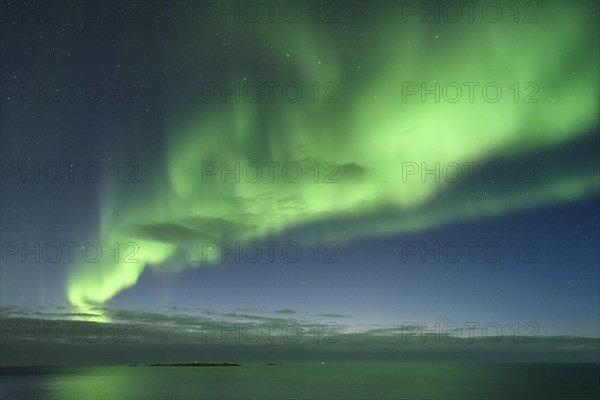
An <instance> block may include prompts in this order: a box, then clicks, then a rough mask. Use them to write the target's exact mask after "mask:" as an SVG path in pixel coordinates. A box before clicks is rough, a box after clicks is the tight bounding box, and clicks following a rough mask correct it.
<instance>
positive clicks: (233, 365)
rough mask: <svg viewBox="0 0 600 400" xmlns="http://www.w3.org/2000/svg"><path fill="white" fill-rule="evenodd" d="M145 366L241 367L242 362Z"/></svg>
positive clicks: (154, 365)
mask: <svg viewBox="0 0 600 400" xmlns="http://www.w3.org/2000/svg"><path fill="white" fill-rule="evenodd" d="M147 366H148V367H241V366H242V364H235V363H205V362H202V363H201V362H193V363H177V364H148V365H147ZM131 367H137V365H131Z"/></svg>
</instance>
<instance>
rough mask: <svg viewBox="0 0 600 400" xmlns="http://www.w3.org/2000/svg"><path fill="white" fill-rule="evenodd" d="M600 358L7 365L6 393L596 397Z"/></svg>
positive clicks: (2, 382) (1, 385)
mask: <svg viewBox="0 0 600 400" xmlns="http://www.w3.org/2000/svg"><path fill="white" fill-rule="evenodd" d="M599 373H600V368H599V365H598V364H442V363H395V364H394V363H386V364H383V363H380V364H326V365H321V364H288V365H282V366H265V365H244V366H240V367H124V366H119V367H86V368H64V367H59V368H56V367H53V368H4V369H2V374H1V376H0V398H2V399H57V400H58V399H60V400H69V399H77V400H83V399H282V400H283V399H579V398H586V399H597V398H599V383H598V381H599Z"/></svg>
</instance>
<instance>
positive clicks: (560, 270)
mask: <svg viewBox="0 0 600 400" xmlns="http://www.w3.org/2000/svg"><path fill="white" fill-rule="evenodd" d="M131 3H132V4H137V6H136V7H133V8H131V9H129V8H123V7H125V6H124V5H120V6H119V7H121V8H120V9H119V10H120V12H121V13H120V14H119V17H120V19H119V20H118V21H117V20H115V18H116V17H115V15H116V14H115V12H116V11H115V10H114V9H112V8H108V6H106V7H107V8H105V9H103V11H104V13H103V14H102V15H103V16H102V18H101V20H100V21H94V22H91V21H89V18H88V19H85V18H83V17H82V16H81V15H80V16H79V19H78V18H75V19H74V20H73V21H69V20H65V19H64V18H63V19H61V21H59V22H53V21H47V20H46V21H43V18H42V21H37V22H36V21H31V20H27V19H26V18H25V17H22V16H20V15H19V11H18V10H17V11H15V10H14V9H9V8H6V7H7V6H5V5H3V7H5V8H3V9H2V10H3V11H2V12H3V14H2V28H1V29H2V41H1V42H2V49H1V50H2V53H1V66H0V71H1V75H2V78H1V81H2V99H1V103H0V106H1V108H2V118H1V121H0V129H1V139H2V146H1V153H0V155H1V158H2V163H3V167H2V183H1V184H2V190H1V194H0V199H1V205H0V206H1V216H2V224H1V225H2V226H1V231H0V232H1V235H2V243H3V247H2V251H3V255H2V264H1V268H0V274H1V275H0V276H1V279H0V288H1V293H0V296H1V297H0V299H1V303H2V306H3V307H16V308H18V309H19V310H26V312H24V314H26V315H29V316H35V317H36V318H37V317H40V318H41V317H42V316H43V315H41V314H36V312H35V311H34V310H36V309H43V310H47V309H53V308H52V307H58V309H59V310H60V311H56V313H55V314H56V315H60V316H61V317H65V316H68V318H70V319H75V320H91V321H96V322H103V323H109V322H114V321H116V320H126V319H128V318H129V319H130V320H134V321H135V320H136V318H138V317H139V318H141V317H140V315H142V314H143V315H150V316H151V317H148V320H150V319H152V318H156V319H157V320H160V321H162V320H161V319H160V318H159V317H158V315H162V314H163V313H164V314H169V315H170V316H171V317H174V318H176V317H178V316H179V317H181V315H180V314H183V313H184V311H181V310H187V311H189V314H192V315H194V316H196V317H198V318H200V317H202V318H205V317H206V318H208V317H207V315H208V316H210V315H213V314H210V313H211V312H212V313H214V315H216V316H218V317H222V318H230V319H235V318H237V317H240V318H243V315H250V314H252V315H254V314H256V315H258V314H260V315H262V317H264V318H272V317H273V315H275V316H276V317H281V318H283V317H290V318H299V319H301V320H302V321H303V322H304V323H306V324H307V325H310V324H309V323H308V322H307V321H319V322H327V321H329V319H333V320H335V321H337V322H340V324H342V323H343V324H344V325H345V326H346V327H347V328H348V329H349V332H350V334H357V335H358V334H361V333H363V332H364V331H365V330H366V328H364V327H365V326H370V327H372V326H374V325H377V326H379V325H385V324H388V323H389V324H390V325H393V324H400V323H402V322H405V321H425V322H427V323H428V324H432V323H434V321H440V320H441V321H446V320H459V321H473V320H476V321H482V322H481V325H484V324H485V323H487V322H490V321H499V323H501V324H503V326H504V325H510V324H512V323H515V322H516V321H519V323H521V324H523V323H526V322H528V321H535V322H536V324H537V325H539V327H540V335H542V336H544V335H546V336H553V335H565V336H573V337H583V338H589V337H598V335H600V327H599V326H598V318H599V317H600V309H599V306H598V304H597V299H598V294H599V290H600V284H599V283H598V262H599V254H598V238H599V236H600V235H599V227H598V199H599V197H598V196H599V190H600V170H599V155H598V151H597V150H598V141H599V138H600V137H599V131H598V124H599V113H598V110H599V107H600V97H599V88H600V77H599V74H598V71H599V69H600V55H599V53H598V47H599V44H600V43H599V40H600V39H599V37H600V32H599V28H598V15H599V6H598V3H597V2H588V1H570V2H564V1H563V2H553V1H544V2H537V4H538V6H536V8H531V6H530V5H531V4H533V3H531V2H514V3H510V4H509V2H499V3H494V4H499V5H500V8H501V10H502V17H501V18H498V20H497V22H496V21H495V22H490V21H489V20H486V18H483V17H482V14H481V13H480V9H479V8H477V9H476V11H475V13H474V14H473V21H472V22H470V21H469V20H468V19H467V18H463V19H461V20H460V21H457V22H449V21H447V20H444V19H443V18H442V19H441V21H440V22H436V21H435V20H433V21H432V20H426V21H425V22H423V18H425V19H427V18H428V17H427V16H424V15H423V14H422V13H421V12H419V11H415V10H414V9H413V8H406V7H407V4H408V3H410V5H411V6H412V5H422V3H421V2H393V1H373V2H368V4H367V3H363V2H358V1H348V2H321V3H312V2H298V3H297V4H300V5H301V9H302V11H303V13H304V14H303V15H304V18H303V19H301V20H299V21H297V22H290V21H289V20H286V19H285V18H282V17H281V15H280V14H279V13H278V12H275V14H274V17H273V21H269V20H268V19H266V15H267V14H266V11H265V10H263V11H265V14H264V15H263V16H264V17H265V18H264V19H263V20H261V21H260V22H257V23H252V22H248V21H247V20H244V18H241V20H240V21H239V22H236V21H235V18H234V17H233V16H232V14H231V15H230V14H226V15H225V16H223V15H222V14H221V13H220V10H219V9H217V8H214V9H213V8H210V11H208V10H209V8H206V7H207V4H209V5H211V7H212V6H213V5H215V6H219V5H222V4H223V3H222V2H173V4H172V3H165V2H140V3H137V2H131ZM232 3H235V2H232ZM263 3H264V2H258V3H257V4H263ZM288 3H289V2H288ZM476 3H479V2H476ZM483 3H485V2H483ZM483 3H479V4H483ZM487 3H489V2H487ZM127 4H129V3H127ZM236 4H238V6H239V7H242V6H241V4H243V3H236ZM294 4H296V3H294ZM315 4H318V6H315ZM430 4H437V5H438V7H441V5H440V4H443V3H436V2H430ZM515 4H516V5H517V9H518V10H519V13H518V14H515V12H516V11H515V8H514V7H515ZM333 5H335V6H333ZM263 6H264V4H263ZM232 7H233V6H232ZM311 7H313V8H311ZM314 7H317V9H318V10H319V12H320V14H319V16H316V15H315V8H314ZM330 7H331V8H330ZM532 10H533V11H535V12H534V13H533V14H532ZM213 11H214V12H215V13H214V14H213V13H212V12H213ZM409 11H410V12H409ZM33 12H34V11H32V13H33ZM132 13H134V14H135V19H134V20H132V21H129V22H128V21H127V19H126V18H125V16H127V17H132V16H133V14H132ZM333 13H334V14H335V16H334V15H333ZM31 15H32V14H31V13H30V17H27V18H31ZM77 15H79V14H77ZM432 15H433V14H432ZM246 17H247V16H246ZM329 17H331V18H333V19H332V20H329V19H328V18H329ZM23 18H25V20H24V19H23ZM223 18H224V19H225V22H223ZM315 18H316V20H318V21H319V22H315ZM246 19H247V18H246ZM326 21H328V22H326ZM12 22H15V23H14V24H13V23H12ZM36 82H46V83H48V82H55V83H57V82H58V85H59V86H60V87H62V88H63V90H64V92H63V94H64V96H63V97H62V98H61V99H60V100H59V101H48V99H47V98H46V97H44V96H48V93H45V94H44V95H40V96H39V98H37V97H35V96H36V95H35V94H31V93H30V92H27V90H25V93H24V92H23V89H22V87H23V86H19V85H25V86H24V87H26V88H34V87H36V86H35V84H36ZM66 82H77V84H78V85H79V86H80V87H85V86H86V84H87V85H88V87H89V86H94V87H101V88H102V94H101V96H99V101H93V102H92V101H86V99H85V97H82V96H77V93H79V92H77V91H76V92H75V93H76V95H75V99H74V100H73V101H70V100H69V99H68V98H67V96H66V90H65V89H64V88H65V87H67V85H66V84H65V83H66ZM90 82H91V83H94V85H90ZM46 86H47V85H46ZM41 87H44V85H42V86H41ZM298 90H299V91H298ZM259 91H260V96H259V95H258V93H259ZM28 93H29V94H28ZM88 100H89V98H88ZM36 162H37V163H42V164H44V163H45V164H46V165H47V164H48V163H57V165H60V166H61V168H62V167H64V168H65V169H64V171H63V176H62V179H60V181H59V182H58V183H50V182H48V179H41V180H40V181H39V182H36V181H35V179H32V178H31V177H32V173H29V175H27V174H25V176H24V175H23V170H24V169H26V168H24V167H23V166H26V167H27V168H29V169H31V168H32V165H35V163H36ZM86 163H97V165H99V166H101V168H102V176H101V178H99V179H98V180H97V181H95V182H89V181H85V180H83V179H81V177H80V175H79V174H75V176H76V178H75V179H74V182H69V181H68V180H67V176H68V174H69V171H71V172H72V171H73V168H74V167H73V165H76V166H77V168H79V170H80V169H81V168H82V166H83V165H86ZM236 168H237V169H236ZM232 171H235V172H232ZM259 171H260V173H259ZM432 171H434V172H432ZM435 171H437V172H435ZM458 171H460V174H459V173H458ZM497 171H500V174H497V173H496V172H497ZM117 177H118V179H117ZM42 178H43V176H42ZM272 241H275V242H277V243H289V242H293V243H297V244H298V246H301V247H302V249H303V251H304V258H303V259H302V260H301V261H300V262H297V263H296V262H287V261H285V260H284V261H282V260H281V257H280V256H279V255H280V249H281V248H282V247H283V245H280V246H279V247H278V248H277V252H276V254H277V255H278V256H277V257H275V261H269V260H267V259H266V258H267V257H266V256H264V257H260V259H259V260H258V261H257V262H248V261H247V260H245V261H244V260H242V261H237V260H235V256H229V257H228V258H227V259H226V260H225V261H223V260H221V258H222V254H220V253H219V250H221V249H218V250H217V251H214V250H215V248H214V247H211V246H213V245H214V244H219V245H220V246H226V247H227V248H229V249H231V248H235V246H236V244H238V245H240V246H241V247H244V246H245V245H247V244H249V243H252V244H258V245H260V246H261V247H262V249H263V250H264V249H265V247H266V246H264V245H263V244H264V243H265V242H272ZM474 241H476V242H477V243H478V246H479V247H478V249H479V248H481V247H482V243H490V242H493V243H499V244H500V245H501V246H502V249H503V251H504V252H503V255H502V256H501V257H499V258H500V260H499V261H498V262H497V263H496V262H493V263H490V262H488V261H486V260H485V259H484V260H482V259H481V257H479V258H476V261H475V262H470V261H467V260H465V259H461V260H460V262H457V263H453V262H444V260H442V262H429V261H427V260H431V259H432V258H427V257H426V256H424V259H425V260H426V262H422V259H421V257H420V256H421V254H419V253H416V255H407V254H406V253H403V250H405V249H406V248H408V247H407V246H403V244H406V243H407V242H410V243H417V244H419V243H421V244H422V243H425V244H426V245H427V246H433V244H434V243H437V242H439V243H442V244H447V243H454V242H456V243H467V242H468V243H471V242H474ZM75 242H77V245H73V248H74V249H75V250H76V252H75V257H74V261H70V260H66V259H65V258H66V256H65V257H63V258H62V259H61V260H60V261H59V262H47V260H44V258H43V257H42V260H41V261H33V258H32V257H31V256H27V255H25V256H23V255H22V249H23V246H25V247H26V248H31V246H34V243H41V246H40V247H42V248H43V246H44V245H45V244H48V243H75ZM8 243H10V244H8ZM23 243H25V245H23ZM84 243H95V244H97V246H98V247H100V248H101V249H102V251H103V257H102V259H101V260H100V261H98V262H95V261H94V262H89V261H88V260H86V259H82V257H81V255H80V251H79V250H80V248H81V250H85V248H86V246H85V245H83V244H84ZM315 243H317V247H318V248H319V251H320V253H319V257H320V259H319V262H314V260H313V257H316V255H315V254H314V253H313V249H314V244H315ZM515 243H516V245H515ZM527 243H529V244H531V243H534V244H535V246H536V247H535V248H536V249H537V253H536V255H535V257H537V258H536V260H539V261H536V263H532V264H527V263H524V262H523V259H524V257H526V255H527V254H528V253H527V252H528V249H530V248H531V247H527V245H526V244H527ZM331 244H334V247H327V246H329V245H331ZM115 245H116V248H115V247H114V246H115ZM27 246H29V247H27ZM511 246H513V247H511ZM514 246H516V247H514ZM62 247H63V252H64V253H65V254H66V251H67V250H66V249H67V247H68V246H66V245H62ZM331 248H335V250H336V252H335V261H336V262H332V263H325V262H323V258H324V257H327V255H328V254H329V255H331V254H332V253H330V251H329V250H330V249H331ZM410 248H413V247H410ZM515 248H517V249H518V250H519V251H520V253H519V254H517V253H515V250H514V249H515ZM209 250H210V251H209ZM478 251H479V250H478ZM477 254H479V253H477ZM23 259H24V260H25V261H23ZM131 260H134V261H131ZM515 260H517V261H515ZM170 307H172V308H173V309H176V310H175V311H169V310H171V308H170ZM32 310H33V311H32ZM165 310H166V311H165ZM190 310H191V311H190ZM199 310H200V311H199ZM206 310H209V311H210V312H206ZM248 310H251V311H248ZM286 310H287V311H286ZM187 311H186V312H187ZM136 312H139V314H135V313H136ZM129 313H130V314H129ZM146 313H147V314H146ZM42 314H43V313H42ZM50 314H52V312H50ZM136 315H137V317H136ZM182 318H183V317H182ZM215 318H217V317H215ZM192 325H193V324H192V323H190V324H187V322H186V324H182V325H177V326H178V327H180V328H181V330H182V331H185V332H188V330H189V329H192V328H191V326H192ZM363 328H364V329H363ZM357 332H358V333H357ZM157 336H158V335H157ZM182 340H183V339H182ZM186 340H187V339H186ZM361 340H362V339H361ZM349 348H350V347H349ZM382 353H383V352H382ZM215 354H219V353H215Z"/></svg>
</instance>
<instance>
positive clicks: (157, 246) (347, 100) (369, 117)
mask: <svg viewBox="0 0 600 400" xmlns="http://www.w3.org/2000/svg"><path fill="white" fill-rule="evenodd" d="M386 3H389V2H386ZM390 14H391V13H385V12H383V11H381V15H376V16H375V15H374V16H373V20H372V21H370V22H369V20H366V21H363V22H362V25H361V26H358V27H356V29H357V32H367V33H368V35H367V37H368V39H360V41H359V42H357V43H353V42H352V38H353V37H354V36H355V35H353V34H352V33H351V31H347V30H345V29H341V30H339V31H334V30H332V28H331V27H330V26H325V27H323V26H321V27H319V26H316V25H314V24H312V25H311V24H304V25H302V24H296V25H292V24H285V25H284V24H281V25H266V26H252V28H253V29H254V28H256V29H254V30H253V33H252V34H248V32H247V31H245V30H243V29H242V28H241V27H240V26H221V27H219V29H221V31H222V32H224V33H223V35H228V36H227V38H228V40H229V41H230V42H231V43H232V47H236V48H237V49H240V48H241V49H242V50H241V52H240V53H239V54H240V55H239V57H238V61H237V63H235V64H231V66H229V65H225V66H224V67H223V68H225V69H226V70H227V71H229V74H230V77H229V79H230V81H231V82H235V81H240V80H241V79H242V76H243V75H244V73H245V71H248V70H252V69H256V68H257V66H256V65H252V66H251V67H249V68H247V69H246V70H244V68H243V64H244V57H250V56H251V53H250V50H248V47H249V44H248V43H249V41H251V40H254V39H256V40H258V39H260V40H265V38H268V40H269V42H270V43H272V49H277V50H268V51H267V52H268V54H267V57H269V58H270V59H271V63H272V64H273V65H280V66H281V69H282V70H285V71H286V75H285V76H286V78H287V81H298V82H315V81H318V82H321V83H322V84H324V83H326V82H336V83H337V85H338V86H339V88H340V90H339V96H338V97H339V99H340V102H339V103H338V104H314V103H312V102H310V101H301V102H299V103H294V104H288V103H284V102H279V103H276V104H274V105H267V106H265V105H264V104H261V103H257V104H251V103H244V102H241V103H237V104H235V103H227V104H221V103H218V102H212V103H201V102H200V100H199V99H198V101H197V102H195V103H192V104H188V107H189V109H181V107H179V105H177V106H173V109H172V110H171V112H172V113H173V115H178V116H179V117H178V118H173V119H171V120H170V121H171V122H170V124H169V125H168V126H166V127H165V129H166V130H167V132H166V134H165V138H166V141H167V143H166V145H165V153H164V154H163V155H162V157H164V166H163V167H164V168H162V170H159V171H158V172H156V173H155V174H153V176H146V177H145V179H144V180H143V182H141V183H140V184H139V185H138V186H139V187H137V188H135V190H134V192H133V193H131V192H128V193H125V192H124V189H123V188H122V187H118V186H111V187H108V188H107V190H106V191H105V193H104V197H103V203H102V204H103V205H102V213H101V221H100V228H99V230H98V232H97V233H96V235H97V236H96V237H97V240H98V241H100V242H103V243H113V242H120V243H124V242H127V241H135V242H136V243H137V244H138V245H139V252H137V254H136V255H135V258H136V259H138V260H139V262H138V263H129V264H126V263H124V262H123V261H122V260H120V261H119V262H118V263H116V264H115V263H114V262H111V263H107V264H106V265H82V266H81V267H80V268H77V269H75V270H74V271H73V273H72V275H71V277H70V280H69V283H68V288H67V294H68V298H69V300H70V301H71V303H72V304H73V305H75V306H79V307H86V306H87V305H89V304H96V303H104V302H106V301H107V300H109V299H111V298H112V297H113V296H115V295H116V294H117V293H119V292H120V291H122V290H123V289H126V288H128V287H131V286H133V285H135V283H136V282H137V280H138V278H139V276H140V274H141V273H142V271H143V270H144V268H145V267H146V266H151V267H153V268H158V269H163V270H172V271H177V270H179V269H181V268H184V267H186V266H190V265H197V264H198V263H197V261H198V260H200V259H201V258H202V254H201V250H202V249H201V247H200V246H198V243H199V242H202V241H205V240H212V241H221V240H223V241H245V240H253V239H256V240H260V239H261V238H265V237H266V236H268V235H276V234H277V233H279V232H285V231H286V230H288V229H292V228H298V227H302V226H303V225H306V224H315V223H318V222H319V221H323V220H328V219H337V220H358V221H360V222H357V223H356V224H355V225H354V226H353V229H352V230H349V229H342V228H340V227H339V226H334V225H332V226H331V227H330V229H327V230H326V232H324V233H323V235H324V236H326V238H327V239H332V240H338V241H343V240H348V239H353V238H356V237H358V236H361V237H364V236H370V235H382V234H395V233H399V232H403V231H415V230H424V229H427V228H430V227H435V226H439V225H440V224H446V223H452V222H455V221H460V220H464V219H473V218H481V217H485V216H493V215H502V214H506V213H510V212H514V211H518V210H521V209H527V208H532V207H540V206H543V205H546V204H554V203H556V202H559V201H565V200H567V199H578V198H583V197H585V196H587V195H589V194H591V193H595V192H597V191H598V178H599V177H598V171H597V168H595V167H594V165H587V166H586V168H584V169H581V168H578V169H569V168H566V169H564V170H562V171H560V172H557V173H556V174H552V175H544V177H543V179H540V182H539V183H537V184H533V185H529V186H527V188H526V190H525V189H524V188H523V186H518V185H502V186H498V187H496V188H494V187H490V185H489V184H488V185H487V186H485V189H481V190H480V187H479V186H477V185H471V186H469V189H468V190H467V191H465V186H459V185H453V184H448V183H443V182H442V183H436V182H434V181H433V179H430V180H427V181H426V182H425V183H423V182H421V180H420V179H417V178H414V177H413V178H411V179H408V180H407V181H406V182H403V176H402V163H403V162H416V163H418V164H420V163H422V162H424V163H426V164H427V165H433V164H434V163H435V162H439V163H441V164H442V165H443V164H445V163H449V162H456V163H459V164H460V163H463V162H477V161H478V162H481V163H484V162H486V161H487V160H491V159H496V158H505V159H510V158H511V157H514V158H515V159H516V158H518V159H520V160H527V159H528V158H527V154H533V153H534V152H535V151H546V150H551V149H555V148H558V147H560V146H565V145H566V144H568V142H569V141H572V140H575V139H577V138H578V137H579V136H581V135H583V134H585V133H586V132H589V131H590V130H592V129H594V128H595V127H596V126H597V124H598V107H599V100H598V99H599V95H598V87H599V81H598V80H599V78H598V70H599V60H598V53H597V51H596V50H597V44H598V32H597V21H595V16H594V15H593V13H590V12H589V11H588V10H586V9H584V8H581V7H580V6H578V5H576V4H574V5H573V6H572V7H571V6H569V7H564V9H561V10H554V9H544V8H542V10H541V13H540V15H539V19H540V22H539V23H537V24H514V23H513V22H512V21H511V20H510V19H506V20H504V21H502V22H501V23H498V24H489V23H478V24H472V25H469V24H447V25H439V26H434V27H432V26H431V25H423V24H420V23H419V22H418V21H416V20H415V21H414V22H412V23H405V24H400V23H398V21H396V20H394V18H393V17H392V15H393V14H392V15H390ZM375 20H377V21H378V22H377V23H376V24H375V23H373V21H375ZM274 30H275V31H277V35H273V34H272V33H273V32H274ZM319 30H323V32H326V33H327V34H325V33H323V32H322V33H319V32H318V31H319ZM253 35H256V38H254V37H253ZM436 36H437V38H436ZM590 38H595V39H590ZM590 40H591V41H592V42H593V41H595V45H596V49H591V48H590V46H591V44H590ZM362 41H364V43H363V42H362ZM190 45H191V44H190V43H189V41H185V40H183V41H180V42H177V44H175V45H174V46H175V49H174V50H173V52H174V54H173V56H174V57H175V58H176V59H175V61H173V63H177V62H181V63H185V62H186V61H184V58H178V57H177V53H178V52H185V51H186V46H190ZM349 49H352V51H351V54H350V53H348V51H349ZM244 52H248V53H247V54H245V53H244ZM182 54H184V53H182ZM179 59H180V61H177V60H179ZM359 67H360V68H359ZM190 68H191V67H190ZM221 73H222V72H221ZM215 80H216V79H215ZM267 80H269V77H266V78H265V79H261V80H259V81H267ZM271 80H275V79H274V78H271ZM413 81H414V82H418V83H420V82H426V83H427V85H428V87H430V88H431V87H434V85H435V82H439V83H440V85H441V86H443V85H444V84H446V83H448V82H458V83H459V84H460V85H461V86H462V88H463V99H462V100H461V101H458V102H456V103H449V102H446V101H443V100H442V101H440V102H439V103H436V102H435V101H434V100H433V96H428V98H427V99H426V100H427V101H425V102H421V101H420V97H419V95H415V96H411V97H409V98H408V99H407V101H403V98H402V97H403V96H402V87H403V82H413ZM463 82H480V86H479V87H478V88H476V89H475V92H474V93H475V98H474V101H473V102H472V103H471V102H469V101H467V100H466V98H467V89H466V86H463V85H462V83H463ZM488 82H495V83H497V84H498V85H500V87H501V88H502V89H503V94H502V97H501V99H500V101H498V102H496V103H491V102H486V101H484V100H483V99H482V95H481V87H482V86H483V85H485V84H486V83H488ZM515 82H518V83H519V86H520V98H519V100H520V101H518V102H515V101H514V98H513V96H514V91H513V90H511V89H510V87H511V85H513V84H514V83H515ZM528 82H534V83H535V84H536V85H537V87H538V88H539V91H538V92H537V93H536V94H535V95H534V96H533V98H535V99H538V100H539V101H538V102H537V103H524V102H523V101H522V100H524V98H525V95H526V94H528V93H530V91H531V90H529V89H531V87H529V89H528V90H526V89H525V84H527V83H528ZM303 87H304V88H305V89H306V88H307V87H308V84H306V85H303ZM450 93H454V92H450ZM490 93H493V92H490ZM311 95H312V93H311ZM141 137H142V136H141ZM140 151H142V152H143V145H141V146H140V148H136V149H122V150H121V152H122V153H123V154H124V155H131V154H138V153H139V152H140ZM159 159H160V157H159ZM269 161H274V162H279V163H281V164H284V163H288V162H297V163H298V164H299V165H301V166H302V167H303V171H304V172H303V178H302V179H301V180H300V181H299V182H296V183H289V182H286V181H285V180H283V179H282V177H281V172H280V171H281V169H277V168H276V169H275V176H274V182H268V180H267V179H266V178H265V177H264V176H263V179H261V180H260V181H259V182H256V183H252V182H245V181H243V180H242V181H241V182H240V183H235V182H232V178H229V181H228V182H226V183H222V182H221V180H220V179H219V178H218V176H219V175H217V177H214V176H210V177H208V179H207V182H203V181H202V168H203V165H204V164H203V163H206V162H216V163H217V164H220V163H221V162H226V163H228V165H232V164H233V163H235V162H239V163H240V164H241V165H242V166H243V165H245V164H246V163H248V162H257V163H259V164H261V163H263V162H269ZM315 162H316V163H318V165H319V168H320V174H321V175H320V177H319V181H320V182H318V183H315V182H314V180H313V172H314V171H313V170H310V169H309V168H310V166H312V165H314V163H315ZM327 163H335V164H337V165H338V166H339V170H338V171H337V172H336V174H335V176H334V177H335V178H336V179H338V180H339V182H337V183H324V182H323V179H324V178H325V176H326V175H327V173H328V172H330V171H331V170H329V169H326V165H327ZM265 171H266V169H263V173H264V172H265ZM278 172H279V173H278ZM482 192H486V193H488V192H489V193H488V194H486V195H483V193H482ZM376 215H378V217H375V216H376ZM361 216H363V217H364V218H362V219H361V218H360V217H361ZM318 239H319V240H323V239H324V238H321V237H320V238H318Z"/></svg>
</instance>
